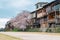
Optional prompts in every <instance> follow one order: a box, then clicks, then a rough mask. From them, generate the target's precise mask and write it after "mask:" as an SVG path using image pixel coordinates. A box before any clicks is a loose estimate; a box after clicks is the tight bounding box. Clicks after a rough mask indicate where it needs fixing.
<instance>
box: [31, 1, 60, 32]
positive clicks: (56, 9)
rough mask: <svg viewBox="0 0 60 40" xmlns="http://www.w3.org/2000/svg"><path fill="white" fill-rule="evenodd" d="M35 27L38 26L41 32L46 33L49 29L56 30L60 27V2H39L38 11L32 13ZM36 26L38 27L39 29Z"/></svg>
mask: <svg viewBox="0 0 60 40" xmlns="http://www.w3.org/2000/svg"><path fill="white" fill-rule="evenodd" d="M31 14H32V16H33V18H32V22H33V25H34V23H35V25H36V24H37V25H38V26H39V27H40V30H42V31H46V30H47V28H51V27H52V28H54V27H56V25H60V0H55V1H52V2H50V3H47V2H39V3H37V4H36V10H35V11H33V12H32V13H31ZM37 25H36V27H38V26H37Z"/></svg>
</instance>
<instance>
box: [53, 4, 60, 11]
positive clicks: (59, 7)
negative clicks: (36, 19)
mask: <svg viewBox="0 0 60 40" xmlns="http://www.w3.org/2000/svg"><path fill="white" fill-rule="evenodd" d="M52 8H53V9H54V10H55V11H59V9H60V4H58V5H56V6H54V7H52Z"/></svg>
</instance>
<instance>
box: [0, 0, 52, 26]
mask: <svg viewBox="0 0 60 40" xmlns="http://www.w3.org/2000/svg"><path fill="white" fill-rule="evenodd" d="M38 1H40V2H44V1H45V2H51V1H53V0H0V26H2V25H4V24H3V23H6V21H8V20H9V19H10V18H13V17H15V16H16V15H17V14H18V13H20V12H21V11H22V10H28V11H33V10H35V4H36V3H37V2H38ZM4 20H5V21H4Z"/></svg>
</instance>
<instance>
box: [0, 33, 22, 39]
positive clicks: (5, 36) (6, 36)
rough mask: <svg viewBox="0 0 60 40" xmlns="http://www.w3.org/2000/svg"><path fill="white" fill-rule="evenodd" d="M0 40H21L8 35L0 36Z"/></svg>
mask: <svg viewBox="0 0 60 40" xmlns="http://www.w3.org/2000/svg"><path fill="white" fill-rule="evenodd" d="M0 40H21V39H19V38H15V37H12V36H8V35H4V34H0Z"/></svg>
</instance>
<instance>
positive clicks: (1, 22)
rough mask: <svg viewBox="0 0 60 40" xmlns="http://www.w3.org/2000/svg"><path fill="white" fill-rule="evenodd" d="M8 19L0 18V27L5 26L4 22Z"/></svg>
mask: <svg viewBox="0 0 60 40" xmlns="http://www.w3.org/2000/svg"><path fill="white" fill-rule="evenodd" d="M9 20H10V19H9V18H0V28H5V24H6V22H7V21H9Z"/></svg>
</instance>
